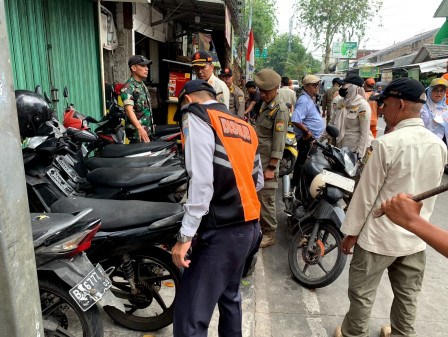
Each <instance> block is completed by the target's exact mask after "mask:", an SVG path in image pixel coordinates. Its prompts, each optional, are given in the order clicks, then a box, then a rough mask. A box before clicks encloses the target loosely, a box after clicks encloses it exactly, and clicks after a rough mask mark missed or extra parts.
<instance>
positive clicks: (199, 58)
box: [191, 51, 230, 108]
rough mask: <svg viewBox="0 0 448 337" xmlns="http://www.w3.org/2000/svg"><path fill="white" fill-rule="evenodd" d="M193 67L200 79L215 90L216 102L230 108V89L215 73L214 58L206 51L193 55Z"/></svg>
mask: <svg viewBox="0 0 448 337" xmlns="http://www.w3.org/2000/svg"><path fill="white" fill-rule="evenodd" d="M191 66H192V67H193V71H194V72H195V74H196V76H197V78H198V79H200V80H203V81H206V82H208V84H210V85H211V86H212V87H213V89H215V91H216V100H217V101H218V102H219V103H224V104H225V106H226V107H227V108H229V98H230V93H229V88H227V85H226V84H225V83H224V82H223V81H221V80H220V79H219V78H217V77H216V76H215V74H214V73H213V70H214V69H215V65H214V64H213V58H212V56H211V55H210V54H209V53H207V52H206V51H198V52H196V53H194V54H193V58H192V60H191Z"/></svg>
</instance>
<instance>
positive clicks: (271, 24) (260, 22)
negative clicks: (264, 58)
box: [245, 0, 278, 49]
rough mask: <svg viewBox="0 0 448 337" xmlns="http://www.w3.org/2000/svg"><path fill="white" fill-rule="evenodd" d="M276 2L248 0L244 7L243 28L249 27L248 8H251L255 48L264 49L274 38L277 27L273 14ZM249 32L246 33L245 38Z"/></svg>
mask: <svg viewBox="0 0 448 337" xmlns="http://www.w3.org/2000/svg"><path fill="white" fill-rule="evenodd" d="M275 7H276V0H248V1H246V5H245V21H246V24H245V27H249V15H250V8H252V28H253V30H254V44H255V48H260V49H262V48H264V47H265V46H266V45H267V44H268V43H269V42H270V41H271V39H272V37H273V36H274V34H275V32H276V29H275V27H276V26H277V22H278V21H277V14H276V12H275ZM248 34H249V31H247V34H246V35H245V36H246V37H247V36H248Z"/></svg>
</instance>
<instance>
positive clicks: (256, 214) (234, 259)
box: [123, 52, 448, 337]
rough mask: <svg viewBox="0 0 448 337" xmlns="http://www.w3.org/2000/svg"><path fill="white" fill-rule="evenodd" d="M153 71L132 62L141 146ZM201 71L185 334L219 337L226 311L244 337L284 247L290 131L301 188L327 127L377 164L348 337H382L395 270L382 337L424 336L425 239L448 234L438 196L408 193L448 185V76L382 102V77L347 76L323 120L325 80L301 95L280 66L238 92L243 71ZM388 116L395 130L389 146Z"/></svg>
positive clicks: (189, 105)
mask: <svg viewBox="0 0 448 337" xmlns="http://www.w3.org/2000/svg"><path fill="white" fill-rule="evenodd" d="M148 64H149V62H148V60H146V59H144V58H138V57H136V58H131V59H130V60H129V65H130V69H131V75H132V77H133V78H134V80H132V78H131V80H130V81H129V85H128V86H126V87H125V88H124V89H123V97H124V99H123V102H124V104H125V106H126V105H130V107H129V108H127V107H125V108H126V112H127V113H128V117H129V120H130V121H131V123H132V125H133V126H134V129H135V130H136V131H137V132H136V133H135V136H136V137H137V138H140V140H143V141H146V138H145V137H144V136H143V135H142V134H141V132H140V131H141V127H139V125H138V116H140V115H141V112H140V111H141V110H143V111H144V110H145V107H146V105H145V104H147V103H145V102H144V101H142V100H141V99H140V100H139V102H135V103H133V102H132V97H138V96H137V95H134V94H132V90H140V89H139V88H138V87H139V85H138V83H140V82H141V76H143V75H144V71H145V68H146V69H147V66H148ZM192 67H193V70H194V72H195V74H196V76H197V78H198V79H197V80H193V81H190V82H187V84H186V85H185V87H184V88H183V89H182V90H181V91H180V93H179V106H178V110H177V112H176V116H175V120H177V121H178V122H179V123H180V124H181V126H182V134H183V149H184V155H185V166H186V171H187V174H188V176H189V178H190V181H189V187H188V197H187V201H186V203H185V205H184V209H185V216H184V218H183V221H182V227H181V229H180V231H179V233H178V238H177V240H178V242H177V244H176V245H175V246H174V247H173V249H172V254H173V261H174V263H175V264H176V265H177V266H178V267H184V268H185V271H184V274H183V278H182V282H181V285H180V289H179V295H178V297H177V300H176V307H175V313H174V336H175V337H180V336H185V337H186V336H206V335H207V329H208V324H209V322H210V319H211V317H212V313H213V309H214V307H215V305H216V304H217V305H218V308H219V312H220V319H219V327H218V330H219V334H220V336H241V335H242V332H241V331H242V329H241V296H240V294H239V284H240V282H241V279H242V274H243V267H244V263H245V260H246V258H247V256H249V255H250V254H253V253H254V252H255V251H256V250H257V249H258V248H259V247H261V248H265V247H269V246H271V245H274V244H275V232H276V229H277V219H276V200H275V197H276V189H277V188H278V179H279V162H280V160H281V158H282V156H283V150H284V146H285V137H286V132H287V126H288V122H289V121H291V123H292V124H293V125H294V133H295V135H296V139H297V147H298V151H299V156H298V158H297V160H296V164H295V167H294V173H293V179H292V184H293V185H294V184H295V183H296V182H297V179H298V178H299V175H300V171H301V167H302V166H303V165H304V163H305V161H306V159H307V157H308V156H310V155H313V153H315V152H316V149H315V148H314V145H313V141H314V140H317V139H320V140H324V139H328V135H327V134H326V133H325V132H324V129H325V124H332V125H334V126H336V127H337V128H338V129H339V135H338V137H337V139H335V140H334V141H335V144H336V146H337V147H348V148H349V149H350V151H352V152H354V153H356V154H357V156H358V158H359V159H362V158H364V159H365V157H366V155H367V153H368V152H369V156H370V157H369V158H368V161H364V163H365V167H364V169H363V172H362V175H361V178H360V180H359V183H358V185H357V188H356V190H355V192H354V195H353V198H352V200H351V202H350V205H349V207H348V209H347V213H346V216H345V219H344V221H343V224H342V226H341V231H342V232H343V233H344V234H345V238H344V239H343V242H342V246H341V250H342V252H343V253H344V254H353V258H352V260H351V264H350V271H349V289H348V297H349V300H350V307H349V310H348V312H347V314H346V315H345V317H344V320H343V322H342V325H341V326H340V327H338V328H337V329H336V331H335V334H334V336H336V337H355V336H357V337H368V336H369V326H370V313H371V309H372V306H373V304H374V301H375V295H376V290H377V287H378V285H379V282H380V279H381V277H382V275H383V273H384V271H385V270H386V269H387V270H388V276H389V280H390V283H391V286H392V289H393V292H394V301H393V303H392V307H391V315H390V323H391V324H390V327H384V328H383V329H382V336H383V337H389V336H390V337H394V336H395V337H397V336H402V337H411V336H416V333H415V330H414V322H415V315H416V305H417V302H416V299H417V295H418V293H419V292H420V288H421V284H422V279H423V274H424V269H425V249H426V244H425V241H428V243H429V244H431V245H434V246H435V247H436V249H438V250H439V251H440V252H442V253H443V254H448V253H447V251H448V249H447V245H446V244H444V242H443V241H442V240H441V239H440V238H446V236H447V235H448V234H446V233H445V232H443V231H440V230H438V229H437V228H435V227H434V226H432V225H431V224H429V223H428V220H429V217H430V215H431V213H432V211H433V208H434V204H435V197H432V198H430V199H428V200H426V201H425V202H424V203H423V204H421V203H416V202H414V201H412V200H411V199H409V198H408V195H407V194H418V193H422V192H424V191H426V190H428V189H431V188H434V187H436V186H438V185H439V184H440V182H441V179H442V176H443V173H444V168H445V165H446V161H447V146H446V140H447V131H448V105H447V104H446V100H445V98H446V92H447V88H448V82H447V81H446V80H445V79H443V78H436V79H434V80H433V81H432V82H431V84H430V86H429V88H428V90H427V91H426V90H425V88H424V87H423V85H422V84H421V83H420V82H418V81H416V80H414V79H411V78H398V79H396V80H394V81H392V82H391V83H390V84H389V85H388V86H387V87H386V88H385V89H384V90H382V88H377V89H381V90H377V91H374V89H375V80H374V79H372V78H368V79H365V80H364V79H363V78H361V77H359V76H357V75H349V76H347V77H345V78H343V79H340V78H335V79H334V80H333V86H332V87H331V88H330V89H329V90H328V91H327V92H326V93H325V94H324V96H323V105H322V113H321V110H320V108H319V107H318V106H317V105H316V96H317V95H318V93H319V89H320V82H321V81H320V79H319V77H317V76H315V75H311V74H309V75H306V76H304V77H303V78H302V82H301V86H302V90H301V91H300V93H299V94H298V95H296V93H295V92H294V90H293V89H292V88H290V86H289V79H288V78H287V77H281V76H280V75H279V74H277V73H276V72H275V71H274V70H271V69H263V70H260V71H259V72H258V73H256V74H255V76H254V80H253V81H247V82H246V79H245V78H241V80H240V81H239V84H240V85H239V86H238V85H236V83H235V82H236V81H235V78H234V75H233V71H232V69H230V68H223V69H222V70H221V72H220V74H219V78H217V77H215V76H214V73H213V70H214V66H213V63H212V59H211V57H210V55H208V54H207V53H206V52H198V53H195V54H194V55H193V59H192ZM136 74H137V75H138V74H141V75H138V76H140V77H138V76H137V77H136V76H135V75H136ZM133 88H134V89H133ZM140 101H142V102H140ZM287 103H289V105H290V106H291V107H292V108H288V106H287ZM149 105H150V103H149ZM140 106H141V107H140ZM132 107H134V112H133V111H132V110H133V109H132ZM137 108H138V109H137ZM133 113H134V115H133ZM143 115H145V113H143ZM379 115H383V116H384V119H385V122H386V124H387V127H388V129H389V131H388V132H387V134H385V135H383V136H381V137H377V120H378V116H379ZM148 134H149V133H148ZM328 141H330V140H328ZM401 192H406V193H407V194H406V195H404V194H400V193H401ZM397 195H398V196H397ZM395 196H397V197H395ZM379 207H382V208H383V210H384V211H385V213H386V216H385V217H381V218H378V219H376V218H374V217H373V214H372V213H373V210H375V209H377V208H379ZM419 226H421V227H419ZM260 230H261V233H262V240H261V242H260V238H261V235H260ZM414 233H415V234H414ZM191 248H192V250H191V253H190V254H189V255H188V252H189V251H190V249H191ZM187 258H188V260H187Z"/></svg>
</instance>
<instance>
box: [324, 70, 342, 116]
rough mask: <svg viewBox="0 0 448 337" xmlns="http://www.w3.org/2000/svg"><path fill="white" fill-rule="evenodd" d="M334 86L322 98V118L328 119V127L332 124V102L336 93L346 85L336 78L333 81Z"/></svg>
mask: <svg viewBox="0 0 448 337" xmlns="http://www.w3.org/2000/svg"><path fill="white" fill-rule="evenodd" d="M332 84H333V86H332V87H331V88H330V89H328V90H327V91H325V93H324V95H323V97H322V117H325V116H326V117H327V125H328V124H329V123H330V116H331V112H332V111H331V101H333V96H334V94H335V93H336V91H338V90H339V88H340V87H341V86H342V85H343V84H344V82H343V81H342V80H341V79H340V78H339V77H335V78H333V81H332Z"/></svg>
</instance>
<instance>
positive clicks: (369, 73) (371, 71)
mask: <svg viewBox="0 0 448 337" xmlns="http://www.w3.org/2000/svg"><path fill="white" fill-rule="evenodd" d="M378 75H379V68H378V67H362V68H359V76H360V77H364V78H369V77H372V78H378Z"/></svg>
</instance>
